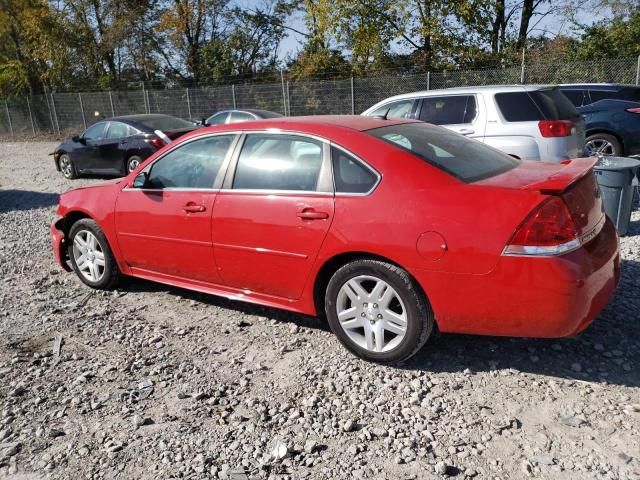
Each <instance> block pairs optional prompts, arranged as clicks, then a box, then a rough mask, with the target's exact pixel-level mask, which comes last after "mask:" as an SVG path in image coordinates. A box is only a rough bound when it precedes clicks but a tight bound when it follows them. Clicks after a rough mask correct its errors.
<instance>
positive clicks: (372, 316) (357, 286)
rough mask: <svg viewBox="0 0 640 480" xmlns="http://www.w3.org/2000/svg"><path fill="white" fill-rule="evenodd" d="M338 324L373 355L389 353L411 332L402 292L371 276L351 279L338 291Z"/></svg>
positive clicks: (355, 341)
mask: <svg viewBox="0 0 640 480" xmlns="http://www.w3.org/2000/svg"><path fill="white" fill-rule="evenodd" d="M336 313H337V314H338V322H340V326H341V327H342V329H343V330H344V332H345V333H346V334H347V336H348V337H349V338H350V339H351V340H352V341H353V342H354V343H355V344H356V345H358V346H359V347H361V348H363V349H365V350H368V351H370V352H376V353H380V352H388V351H389V350H393V349H394V348H395V347H397V346H398V345H399V344H400V342H402V339H403V338H404V336H405V335H406V333H407V309H406V308H405V306H404V303H403V302H402V299H401V298H400V295H398V292H396V291H395V290H394V288H393V287H392V286H391V285H389V284H388V283H387V282H385V281H384V280H382V279H380V278H377V277H373V276H371V275H360V276H357V277H354V278H351V279H349V280H348V281H347V282H346V283H345V284H344V285H342V287H341V288H340V291H339V292H338V298H337V301H336Z"/></svg>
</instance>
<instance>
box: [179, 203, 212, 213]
mask: <svg viewBox="0 0 640 480" xmlns="http://www.w3.org/2000/svg"><path fill="white" fill-rule="evenodd" d="M182 209H183V210H184V211H185V212H187V213H197V212H204V211H205V210H206V208H205V206H204V205H196V204H195V203H192V202H189V203H187V204H186V205H185V206H184V207H182Z"/></svg>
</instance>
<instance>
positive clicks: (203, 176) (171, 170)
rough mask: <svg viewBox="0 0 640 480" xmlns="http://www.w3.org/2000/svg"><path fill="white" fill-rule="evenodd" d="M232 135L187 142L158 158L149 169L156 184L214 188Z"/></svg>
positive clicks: (153, 186)
mask: <svg viewBox="0 0 640 480" xmlns="http://www.w3.org/2000/svg"><path fill="white" fill-rule="evenodd" d="M232 141H233V136H232V135H224V136H215V137H207V138H202V139H199V140H194V141H192V142H188V143H185V144H184V145H181V146H179V147H178V148H176V149H175V150H172V151H171V152H169V153H168V154H166V155H165V156H163V157H162V158H161V159H160V160H158V161H157V162H155V163H154V164H153V166H152V167H151V171H150V172H149V184H150V185H151V186H152V188H212V187H213V182H214V180H215V178H216V175H217V174H218V171H219V170H220V166H221V165H222V162H223V161H224V158H225V156H226V155H227V151H228V150H229V147H230V146H231V142H232Z"/></svg>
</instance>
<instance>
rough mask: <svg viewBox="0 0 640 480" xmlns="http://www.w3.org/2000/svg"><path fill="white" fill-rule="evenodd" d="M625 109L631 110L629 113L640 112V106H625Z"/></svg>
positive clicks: (626, 110)
mask: <svg viewBox="0 0 640 480" xmlns="http://www.w3.org/2000/svg"><path fill="white" fill-rule="evenodd" d="M624 111H625V112H629V113H640V108H638V107H634V108H625V109H624Z"/></svg>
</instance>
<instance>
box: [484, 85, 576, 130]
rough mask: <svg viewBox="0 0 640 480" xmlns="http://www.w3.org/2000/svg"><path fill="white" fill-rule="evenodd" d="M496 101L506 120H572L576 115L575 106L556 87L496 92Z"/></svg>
mask: <svg viewBox="0 0 640 480" xmlns="http://www.w3.org/2000/svg"><path fill="white" fill-rule="evenodd" d="M496 103H497V104H498V107H499V108H500V111H501V112H502V116H503V117H504V119H505V120H506V121H507V122H535V121H539V120H572V119H574V118H575V117H577V116H578V112H577V110H576V108H575V107H574V106H573V104H572V103H571V102H570V101H569V99H568V98H567V97H565V96H564V94H563V93H562V92H561V91H560V90H558V89H557V88H551V89H546V90H534V91H530V92H504V93H496Z"/></svg>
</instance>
